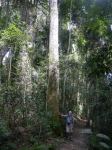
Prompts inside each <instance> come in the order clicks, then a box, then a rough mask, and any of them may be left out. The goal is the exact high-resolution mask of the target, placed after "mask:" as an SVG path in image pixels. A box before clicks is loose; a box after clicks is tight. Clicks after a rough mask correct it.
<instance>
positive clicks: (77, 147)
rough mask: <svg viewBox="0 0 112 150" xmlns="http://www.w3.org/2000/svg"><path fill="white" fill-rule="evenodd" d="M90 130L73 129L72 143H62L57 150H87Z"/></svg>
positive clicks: (82, 128)
mask: <svg viewBox="0 0 112 150" xmlns="http://www.w3.org/2000/svg"><path fill="white" fill-rule="evenodd" d="M90 132H91V130H90V129H87V128H84V127H76V128H75V129H74V134H73V139H72V141H67V140H65V141H63V143H61V144H60V146H59V148H58V150H88V138H89V135H88V133H90Z"/></svg>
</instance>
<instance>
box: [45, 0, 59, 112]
mask: <svg viewBox="0 0 112 150" xmlns="http://www.w3.org/2000/svg"><path fill="white" fill-rule="evenodd" d="M48 80H49V82H48V103H47V105H48V108H49V110H50V111H52V112H53V113H54V115H57V114H58V112H59V51H58V3H57V0H50V37H49V79H48Z"/></svg>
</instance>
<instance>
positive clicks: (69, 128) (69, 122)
mask: <svg viewBox="0 0 112 150" xmlns="http://www.w3.org/2000/svg"><path fill="white" fill-rule="evenodd" d="M61 116H62V117H65V119H66V120H65V122H66V137H67V138H68V139H70V140H71V138H72V135H73V126H74V117H73V114H72V111H69V112H68V114H67V115H61Z"/></svg>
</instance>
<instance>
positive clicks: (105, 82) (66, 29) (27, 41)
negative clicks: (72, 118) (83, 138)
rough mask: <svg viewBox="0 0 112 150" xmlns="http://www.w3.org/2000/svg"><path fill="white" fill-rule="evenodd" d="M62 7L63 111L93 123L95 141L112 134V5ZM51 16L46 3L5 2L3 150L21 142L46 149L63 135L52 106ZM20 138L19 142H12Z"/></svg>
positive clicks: (0, 34)
mask: <svg viewBox="0 0 112 150" xmlns="http://www.w3.org/2000/svg"><path fill="white" fill-rule="evenodd" d="M58 9H59V16H58V17H59V62H58V63H59V64H56V65H57V66H58V67H59V76H58V79H59V95H58V101H59V111H60V112H61V113H67V111H68V110H72V111H73V113H74V114H75V115H77V116H80V117H82V118H84V119H87V120H88V121H89V120H92V130H93V132H94V135H93V137H92V139H93V142H94V140H96V138H95V135H96V134H97V133H100V132H101V133H102V134H106V135H108V136H109V137H110V138H112V129H111V128H112V127H111V124H112V117H111V116H112V98H111V97H112V65H111V64H112V2H111V0H63V1H61V0H58ZM49 16H50V13H49V1H47V0H22V1H21V0H19V1H18V0H10V1H8V0H1V1H0V95H1V96H0V146H1V147H2V148H3V149H4V150H7V149H16V148H15V147H16V146H17V145H18V143H20V145H22V141H23V143H25V144H28V143H29V144H30V146H31V145H32V144H34V143H36V144H34V147H38V146H40V147H41V142H42V141H44V140H45V139H48V138H49V137H51V136H53V135H55V134H57V135H58V136H59V135H61V136H62V134H63V133H62V124H60V123H59V118H58V119H57V118H55V117H54V118H53V117H52V114H53V112H51V111H49V110H48V104H49V103H48V97H49V95H48V89H49V61H48V60H49V53H50V51H49V33H50V27H49V26H50V17H49ZM54 54H55V52H54ZM54 58H55V56H54ZM55 67H56V66H55ZM55 73H56V72H55V71H54V76H55ZM52 81H53V83H55V82H54V80H52ZM51 83H52V82H51ZM54 86H55V84H54ZM51 95H52V93H51ZM54 99H55V97H54ZM49 105H50V104H49ZM57 106H58V105H57V104H56V103H54V107H57ZM57 115H59V114H57ZM57 120H58V121H57ZM60 122H61V121H60ZM57 131H58V132H57ZM54 133H55V134H54ZM14 137H16V139H18V141H17V142H16V141H15V142H14V144H13V142H12V141H14ZM37 141H38V142H37ZM40 141H41V142H40ZM45 142H46V141H45ZM96 143H97V142H96ZM35 145H36V146H35ZM53 145H55V144H54V143H53ZM53 145H52V146H53ZM42 146H43V147H46V145H42ZM52 146H51V147H52ZM98 148H99V149H101V148H100V146H99V145H98ZM33 149H36V148H33ZM38 149H39V148H38ZM40 149H44V148H40ZM51 149H53V148H51Z"/></svg>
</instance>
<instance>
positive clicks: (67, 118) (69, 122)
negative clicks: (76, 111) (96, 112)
mask: <svg viewBox="0 0 112 150" xmlns="http://www.w3.org/2000/svg"><path fill="white" fill-rule="evenodd" d="M66 123H67V125H70V124H71V123H73V118H72V116H67V117H66Z"/></svg>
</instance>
